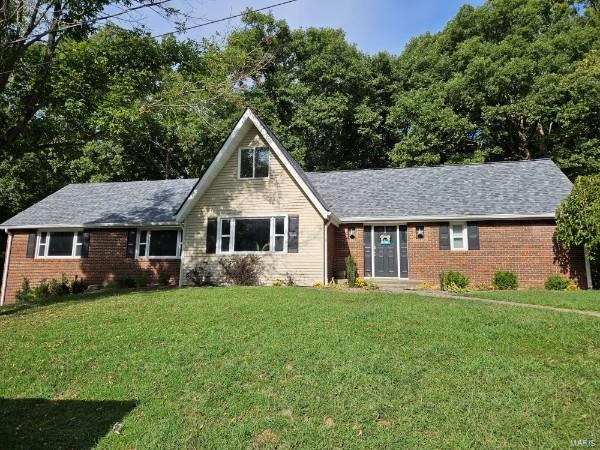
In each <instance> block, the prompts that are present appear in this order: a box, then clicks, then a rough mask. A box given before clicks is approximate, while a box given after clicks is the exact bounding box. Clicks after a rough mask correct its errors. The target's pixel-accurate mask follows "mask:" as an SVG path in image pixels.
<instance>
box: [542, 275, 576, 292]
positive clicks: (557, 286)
mask: <svg viewBox="0 0 600 450" xmlns="http://www.w3.org/2000/svg"><path fill="white" fill-rule="evenodd" d="M570 282H571V280H569V279H568V278H565V277H561V276H560V275H550V276H549V277H548V278H546V283H544V287H545V288H546V289H548V290H549V291H564V290H565V289H566V288H567V286H569V283H570Z"/></svg>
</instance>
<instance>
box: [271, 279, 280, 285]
mask: <svg viewBox="0 0 600 450" xmlns="http://www.w3.org/2000/svg"><path fill="white" fill-rule="evenodd" d="M271 284H272V285H273V286H283V280H282V279H281V278H277V279H276V280H274V281H273V283H271Z"/></svg>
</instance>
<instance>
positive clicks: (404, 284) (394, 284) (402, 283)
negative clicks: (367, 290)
mask: <svg viewBox="0 0 600 450" xmlns="http://www.w3.org/2000/svg"><path fill="white" fill-rule="evenodd" d="M369 280H371V281H374V282H375V284H377V285H378V286H379V288H380V289H384V290H386V289H406V290H409V291H415V290H417V288H418V287H419V285H420V284H421V282H420V281H417V280H400V279H398V278H391V277H390V278H383V277H379V278H369Z"/></svg>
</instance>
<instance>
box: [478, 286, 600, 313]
mask: <svg viewBox="0 0 600 450" xmlns="http://www.w3.org/2000/svg"><path fill="white" fill-rule="evenodd" d="M467 295H468V296H471V297H479V298H491V299H493V300H504V301H508V302H517V303H531V304H534V305H547V306H556V307H560V308H571V309H583V310H588V311H600V291H598V290H594V291H591V290H590V291H571V292H565V291H541V290H533V289H531V290H524V291H486V292H472V293H469V294H467Z"/></svg>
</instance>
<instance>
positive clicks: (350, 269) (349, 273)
mask: <svg viewBox="0 0 600 450" xmlns="http://www.w3.org/2000/svg"><path fill="white" fill-rule="evenodd" d="M346 278H347V279H348V286H350V287H353V286H354V285H355V284H356V261H354V258H353V257H352V256H346Z"/></svg>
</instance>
